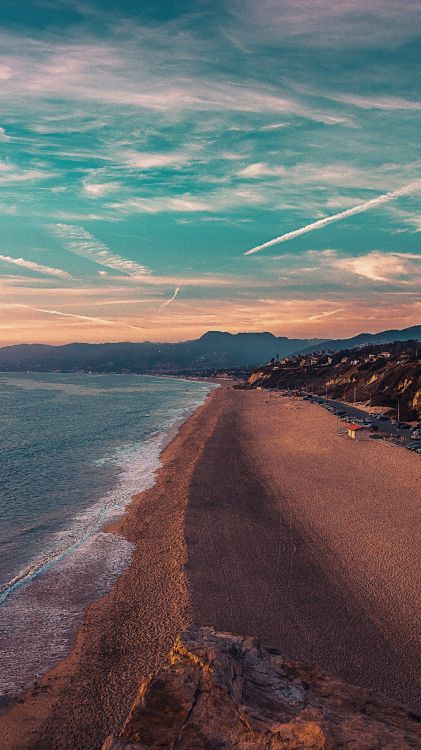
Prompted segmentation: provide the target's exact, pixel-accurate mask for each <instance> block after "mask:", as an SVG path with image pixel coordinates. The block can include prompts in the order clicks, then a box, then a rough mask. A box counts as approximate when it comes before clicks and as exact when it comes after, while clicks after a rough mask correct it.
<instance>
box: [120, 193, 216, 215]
mask: <svg viewBox="0 0 421 750" xmlns="http://www.w3.org/2000/svg"><path fill="white" fill-rule="evenodd" d="M110 208H113V209H115V210H118V211H123V212H124V213H144V214H157V213H165V212H173V211H175V212H177V213H196V212H199V211H213V210H214V205H213V204H212V203H211V202H209V201H207V200H202V199H200V198H194V197H193V196H191V195H188V194H186V195H182V196H174V197H171V196H162V197H159V198H128V199H127V200H125V201H121V202H119V203H112V204H111V205H110Z"/></svg>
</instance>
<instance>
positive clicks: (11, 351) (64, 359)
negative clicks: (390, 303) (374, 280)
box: [0, 326, 421, 374]
mask: <svg viewBox="0 0 421 750" xmlns="http://www.w3.org/2000/svg"><path fill="white" fill-rule="evenodd" d="M409 332H411V336H409ZM392 334H393V340H397V339H401V340H404V339H408V338H419V339H420V340H421V326H414V327H413V328H406V329H405V330H403V331H383V332H381V333H377V334H370V333H364V334H361V335H360V336H356V337H354V338H353V339H344V340H342V341H335V340H332V341H330V340H329V341H323V340H322V339H289V338H287V337H286V336H274V335H273V334H272V333H268V332H263V333H237V334H232V333H224V332H222V331H208V332H207V333H205V334H204V335H203V336H201V337H200V338H199V339H194V340H192V341H181V342H179V343H177V344H165V343H156V342H150V341H145V342H142V343H139V344H134V343H124V342H122V343H117V344H80V343H75V344H66V345H64V346H48V345H45V344H19V345H16V346H6V347H4V348H0V371H3V372H4V371H6V372H13V371H17V372H21V371H25V370H30V371H33V372H51V371H57V372H77V371H82V372H136V373H142V372H149V373H163V374H164V373H166V374H168V373H175V374H176V373H191V372H195V373H201V372H207V373H209V372H213V371H215V370H230V369H235V368H237V369H242V370H246V371H250V370H252V369H254V368H256V367H258V366H260V365H262V364H264V363H265V362H268V361H269V360H270V359H272V358H274V359H280V358H282V357H286V356H288V355H290V354H293V353H295V352H299V351H304V352H307V351H314V350H315V349H320V350H321V349H325V350H328V349H329V350H337V349H342V348H344V343H345V344H347V345H348V343H349V342H353V343H352V346H355V345H356V344H355V342H356V341H357V340H358V342H359V343H364V342H365V340H366V339H369V340H370V341H371V340H373V341H374V340H375V341H377V340H379V341H382V342H383V341H390V338H391V335H392Z"/></svg>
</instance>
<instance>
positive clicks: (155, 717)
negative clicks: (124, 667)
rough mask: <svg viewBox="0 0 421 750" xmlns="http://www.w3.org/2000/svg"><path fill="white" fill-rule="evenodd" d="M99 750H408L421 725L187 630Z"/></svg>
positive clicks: (249, 644)
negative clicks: (120, 727)
mask: <svg viewBox="0 0 421 750" xmlns="http://www.w3.org/2000/svg"><path fill="white" fill-rule="evenodd" d="M169 661H170V663H169V666H167V667H166V668H164V669H162V670H161V671H160V672H159V673H158V674H157V675H156V676H154V677H151V678H149V679H147V680H145V681H144V682H143V683H142V685H141V687H140V690H139V694H138V696H137V699H136V701H135V703H134V705H133V708H132V711H131V713H130V716H129V718H128V720H127V722H126V724H125V726H124V728H123V730H122V732H121V734H120V736H119V737H109V738H108V739H107V741H106V743H105V744H104V746H103V750H152V749H153V750H158V749H160V750H164V748H171V749H172V748H177V750H229V749H230V748H235V749H236V750H310V749H311V750H334V749H335V748H346V750H409V749H411V750H415V748H418V749H419V748H421V725H420V721H421V717H419V716H416V715H415V714H413V713H411V712H409V711H408V710H407V709H405V708H404V707H403V706H400V705H399V704H396V703H394V702H393V701H391V700H389V699H387V698H385V697H384V696H381V695H379V694H376V693H374V692H373V691H371V690H369V689H367V688H361V687H356V686H354V685H348V684H346V683H345V682H343V681H341V680H339V679H337V678H334V677H330V676H328V675H326V674H324V673H322V672H321V671H320V670H318V669H317V668H314V667H310V668H309V667H305V666H303V665H301V664H299V663H298V662H295V661H291V660H289V659H285V658H284V657H283V656H282V654H281V653H280V652H279V651H277V650H276V649H272V648H265V647H263V646H261V645H260V644H259V643H258V641H257V640H255V639H253V638H244V637H241V636H238V635H232V634H231V633H219V632H216V631H215V630H213V629H212V628H195V627H193V626H192V627H190V628H189V629H188V630H187V631H186V632H185V633H184V634H183V635H182V636H181V637H179V638H178V639H177V640H176V642H175V644H174V647H173V649H172V651H171V653H170V659H169Z"/></svg>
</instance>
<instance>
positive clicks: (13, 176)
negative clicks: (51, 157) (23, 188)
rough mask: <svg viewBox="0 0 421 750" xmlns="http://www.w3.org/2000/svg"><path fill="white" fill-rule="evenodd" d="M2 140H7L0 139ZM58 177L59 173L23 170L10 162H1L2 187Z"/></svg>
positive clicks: (0, 178) (0, 181)
mask: <svg viewBox="0 0 421 750" xmlns="http://www.w3.org/2000/svg"><path fill="white" fill-rule="evenodd" d="M6 139H7V137H6ZM0 140H5V139H4V138H1V137H0ZM56 175H57V172H44V171H42V170H41V169H22V168H21V167H18V166H14V165H13V164H10V163H9V162H4V161H3V162H0V185H14V184H17V183H21V182H32V181H34V180H46V179H49V178H51V177H55V176H56Z"/></svg>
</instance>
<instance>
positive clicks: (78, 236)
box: [50, 224, 149, 279]
mask: <svg viewBox="0 0 421 750" xmlns="http://www.w3.org/2000/svg"><path fill="white" fill-rule="evenodd" d="M50 230H51V231H52V232H53V234H55V235H56V236H58V237H60V238H61V239H62V240H63V242H64V244H65V246H66V248H67V249H68V250H69V251H70V252H72V253H74V254H75V255H81V256H82V257H84V258H88V259H89V260H92V261H93V262H94V263H98V265H100V266H105V267H106V268H111V269H112V270H113V271H118V272H119V273H122V274H126V275H128V276H131V277H132V278H136V279H143V278H144V277H145V276H146V275H147V274H148V273H149V271H148V269H147V268H146V267H145V266H142V265H140V263H136V262H135V261H134V260H127V259H126V258H122V257H121V256H120V255H117V254H116V253H113V252H111V250H110V249H109V248H108V247H107V246H106V245H105V244H104V243H103V242H100V241H99V240H97V239H96V238H95V237H94V236H93V235H92V234H91V233H90V232H87V231H86V230H85V229H83V228H82V227H78V226H75V225H73V224H53V225H50Z"/></svg>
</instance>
